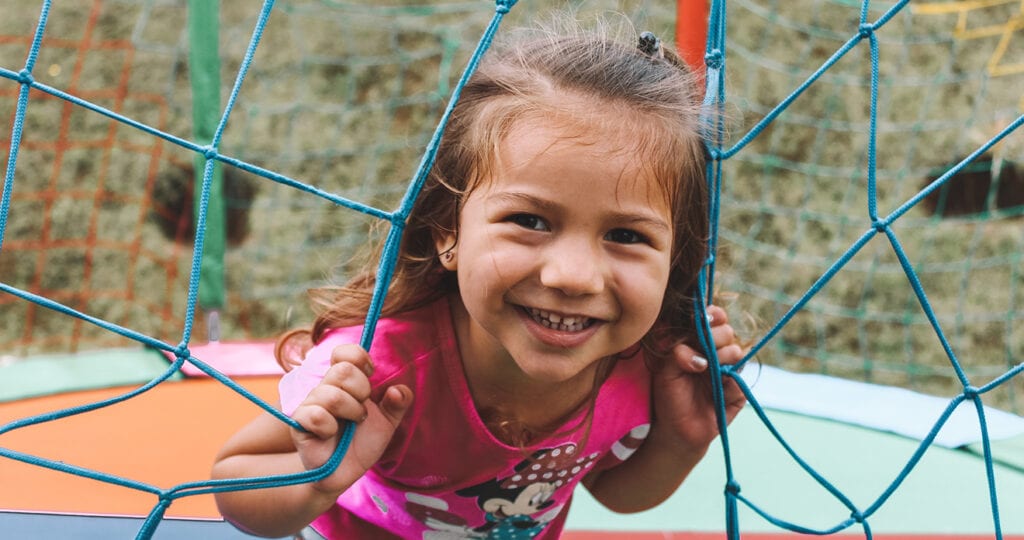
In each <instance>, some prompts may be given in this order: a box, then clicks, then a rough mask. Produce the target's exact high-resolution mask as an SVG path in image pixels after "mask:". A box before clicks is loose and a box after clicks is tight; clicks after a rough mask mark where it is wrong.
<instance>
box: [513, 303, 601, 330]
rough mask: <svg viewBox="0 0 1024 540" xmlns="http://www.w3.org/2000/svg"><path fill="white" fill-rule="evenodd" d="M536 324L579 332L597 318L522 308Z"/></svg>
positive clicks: (553, 328) (592, 323)
mask: <svg viewBox="0 0 1024 540" xmlns="http://www.w3.org/2000/svg"><path fill="white" fill-rule="evenodd" d="M523 309H524V310H525V311H526V313H527V314H528V315H529V316H530V318H531V319H533V320H534V321H535V322H536V323H537V324H539V325H541V326H544V327H545V328H550V329H552V330H558V331H559V332H579V331H581V330H585V329H587V328H590V327H591V326H593V325H594V323H595V322H597V319H594V318H591V317H584V316H582V315H559V314H558V313H552V312H550V311H544V310H543V309H537V308H523Z"/></svg>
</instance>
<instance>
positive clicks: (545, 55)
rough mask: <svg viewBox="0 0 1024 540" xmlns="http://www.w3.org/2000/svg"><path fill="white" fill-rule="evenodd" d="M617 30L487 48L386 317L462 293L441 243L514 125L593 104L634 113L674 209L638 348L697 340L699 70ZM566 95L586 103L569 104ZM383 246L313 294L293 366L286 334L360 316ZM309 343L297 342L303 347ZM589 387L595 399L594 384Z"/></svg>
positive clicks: (399, 269)
mask: <svg viewBox="0 0 1024 540" xmlns="http://www.w3.org/2000/svg"><path fill="white" fill-rule="evenodd" d="M612 33H613V32H610V31H609V30H608V27H607V26H605V25H601V27H600V28H599V29H598V30H596V31H583V30H581V29H580V27H579V25H578V24H576V23H574V22H571V21H570V22H569V24H568V25H566V24H558V25H557V27H551V26H549V27H547V28H538V29H532V30H520V31H518V32H510V34H511V35H509V36H505V37H506V39H504V40H502V41H500V42H499V41H496V42H495V44H494V46H493V48H492V49H491V50H490V51H489V52H488V53H487V54H485V56H484V58H483V59H482V61H481V62H480V64H479V67H478V69H477V71H476V73H475V74H474V75H473V76H472V77H471V79H470V80H469V82H468V83H467V84H466V86H465V87H464V88H463V90H462V94H461V97H460V99H459V102H458V103H457V104H456V106H455V108H454V110H453V113H452V115H451V117H450V121H449V123H448V125H447V127H446V129H445V131H444V136H443V138H442V142H441V145H440V148H439V151H438V153H437V159H436V161H435V163H434V165H433V167H432V169H431V171H430V174H429V177H428V178H427V180H426V182H425V184H424V186H423V189H422V191H421V192H420V195H419V197H418V199H417V201H416V203H415V205H414V207H413V209H412V212H411V214H410V216H409V219H408V223H407V225H406V229H405V232H404V236H403V239H402V242H401V246H400V249H399V253H398V259H397V261H396V265H395V272H394V275H393V278H392V281H391V283H390V285H389V287H388V294H387V297H386V299H385V302H384V305H383V310H382V315H383V316H388V315H391V314H395V313H399V312H402V311H407V310H410V309H414V308H416V307H419V306H422V305H425V304H427V303H430V302H432V301H434V300H436V299H438V298H440V297H443V296H446V295H449V294H454V293H457V292H458V285H457V282H456V279H455V275H454V274H453V273H451V272H447V271H445V270H444V268H443V267H442V266H441V264H440V261H439V257H438V255H439V254H438V252H437V249H436V247H435V246H436V242H435V239H437V238H443V237H444V236H445V235H446V234H457V224H458V217H459V210H460V208H461V204H462V201H464V200H465V197H466V196H467V195H468V194H469V193H470V192H471V191H472V190H473V189H475V188H476V187H478V186H479V185H480V183H481V181H483V180H484V179H485V178H487V177H488V174H487V173H488V168H489V167H491V166H493V164H494V161H495V159H496V148H497V147H498V145H499V144H500V142H501V141H502V139H503V137H505V136H506V135H507V134H508V133H509V131H510V130H511V128H512V127H513V125H514V124H515V123H516V122H518V121H520V120H521V119H523V118H535V117H537V116H536V115H549V114H551V113H553V112H558V113H560V114H559V115H560V116H562V117H565V116H566V115H568V117H569V118H573V117H577V116H579V117H580V118H578V120H580V121H581V123H580V124H579V125H581V126H586V125H588V124H587V122H588V121H589V119H588V118H586V117H585V116H587V115H591V116H593V117H594V118H596V119H597V121H601V120H602V119H604V118H607V117H608V115H606V114H604V115H602V114H597V115H592V114H591V113H589V112H588V111H593V110H608V109H609V108H616V109H623V110H627V111H629V112H630V114H629V115H625V116H626V117H627V118H635V120H631V121H629V122H627V124H628V125H624V126H614V127H615V128H616V129H621V130H628V131H626V132H627V133H628V134H629V136H630V137H631V138H632V139H633V140H635V141H636V144H635V148H636V151H637V152H638V155H639V156H640V157H641V162H642V163H644V166H645V167H648V168H649V169H650V171H651V172H653V173H654V177H655V178H658V179H659V181H660V182H661V184H662V186H661V187H662V188H663V189H664V192H665V193H666V195H667V196H668V198H669V201H670V203H671V208H672V212H673V216H672V220H673V228H674V230H673V246H672V260H671V272H670V276H669V283H668V288H667V290H666V291H665V297H664V301H663V304H662V308H661V313H660V315H659V318H658V322H657V323H656V325H655V329H653V330H652V331H651V332H648V334H647V336H645V337H644V339H643V341H642V344H643V346H644V347H645V349H647V350H649V351H651V352H654V353H656V354H655V356H661V355H663V354H664V353H666V352H667V349H668V347H667V346H668V345H670V344H671V343H672V342H674V341H675V340H678V339H679V338H680V337H681V338H682V339H683V340H684V341H687V342H689V343H691V344H693V343H696V334H695V332H696V330H695V325H694V322H693V318H694V313H693V292H694V287H695V284H696V281H697V275H698V272H699V270H700V268H701V265H702V264H703V263H704V260H705V258H706V252H707V234H708V190H707V186H706V182H705V164H706V156H705V151H704V146H703V140H702V137H701V136H702V133H703V127H702V125H701V123H700V103H701V99H700V98H701V88H700V86H699V77H698V76H697V75H696V74H694V73H693V72H692V71H691V70H690V69H688V68H687V66H686V65H685V64H684V63H683V61H682V60H681V59H680V58H679V56H678V55H676V54H675V53H674V52H673V51H672V50H670V49H668V48H664V47H661V46H660V44H659V45H658V46H657V48H656V49H652V48H651V47H650V46H648V47H646V50H641V49H640V48H638V47H637V45H636V44H637V38H636V36H631V37H629V38H628V39H627V40H615V39H613V38H611V37H609V36H610V34H612ZM567 97H571V98H576V99H574V100H567V99H565V98H567ZM569 101H576V102H587V103H588V105H589V106H588V107H587V108H586V109H583V108H579V107H578V106H577V107H575V108H571V109H569V110H566V103H567V102H569ZM622 116H623V115H617V116H616V118H619V117H622ZM589 125H593V123H590V124H589ZM380 252H381V246H380V245H378V246H376V247H375V249H374V250H373V252H372V254H371V255H370V256H369V257H367V259H366V263H367V264H366V266H365V268H364V270H363V271H361V272H360V273H358V274H357V275H355V277H353V278H352V279H350V280H349V281H348V283H346V284H345V285H343V286H341V287H333V288H323V289H318V290H315V291H312V293H311V294H312V297H313V299H314V301H315V303H316V304H317V305H318V306H319V307H320V308H321V311H320V313H319V316H318V317H317V319H316V321H315V322H314V324H313V326H312V328H311V329H310V330H308V331H299V332H294V331H293V332H291V333H289V334H286V335H285V336H283V337H282V339H281V340H280V341H279V347H278V357H279V361H280V362H282V364H285V363H289V362H293V360H288V359H287V358H283V355H284V352H285V351H284V349H286V348H287V347H285V346H284V345H285V344H286V343H287V342H289V341H293V340H294V341H299V342H302V343H305V344H306V346H308V345H311V344H312V343H317V342H319V340H320V339H321V338H322V337H323V335H324V333H325V332H326V331H328V330H330V329H331V328H335V327H339V326H348V325H354V324H361V323H362V321H363V319H364V318H365V316H366V312H367V309H368V307H369V303H370V298H371V295H372V291H373V285H374V282H375V270H376V264H377V260H378V259H379V254H380ZM669 339H671V340H673V341H672V342H670V341H668V340H669ZM306 346H303V345H301V344H300V345H299V347H298V349H299V350H302V349H304V348H306ZM600 382H601V381H597V385H599V384H600ZM592 394H594V395H596V388H595V391H594V392H592Z"/></svg>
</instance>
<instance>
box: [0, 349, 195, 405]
mask: <svg viewBox="0 0 1024 540" xmlns="http://www.w3.org/2000/svg"><path fill="white" fill-rule="evenodd" d="M169 365H170V363H169V362H168V361H167V358H165V357H164V356H163V355H162V354H160V352H159V351H157V350H156V349H150V348H143V347H135V348H124V349H104V350H100V351H90V352H80V353H75V354H62V355H49V356H47V355H40V356H32V357H29V358H26V359H23V360H16V361H14V362H11V363H9V364H6V365H0V403H2V402H5V401H14V400H16V399H25V398H30V397H36V396H45V395H50V394H59V393H63V392H73V391H77V390H94V389H97V388H111V387H114V386H124V385H131V384H143V383H146V382H149V381H151V380H153V379H155V378H156V377H158V376H160V375H161V374H162V373H164V372H165V371H167V367H168V366H169ZM181 378H182V376H181V374H180V373H175V374H174V375H172V376H171V379H172V380H174V379H181Z"/></svg>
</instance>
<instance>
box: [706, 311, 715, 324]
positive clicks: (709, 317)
mask: <svg viewBox="0 0 1024 540" xmlns="http://www.w3.org/2000/svg"><path fill="white" fill-rule="evenodd" d="M707 315H708V323H711V322H714V320H715V316H714V315H712V314H710V313H708V314H707Z"/></svg>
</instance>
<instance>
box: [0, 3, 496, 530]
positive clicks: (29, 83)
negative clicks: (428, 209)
mask: <svg viewBox="0 0 1024 540" xmlns="http://www.w3.org/2000/svg"><path fill="white" fill-rule="evenodd" d="M514 4H515V0H497V1H496V9H495V14H494V17H493V18H492V20H491V23H490V25H489V26H488V28H487V31H486V32H485V33H484V35H483V37H482V38H481V39H480V42H479V44H478V45H477V47H476V49H475V51H474V53H473V56H472V58H471V59H470V61H469V64H468V66H467V67H466V70H465V72H464V73H463V75H462V78H461V79H460V80H459V82H458V84H457V86H456V87H455V89H454V91H453V95H452V98H451V100H450V102H449V104H448V107H447V109H446V111H445V114H444V116H443V118H442V120H441V123H440V124H439V125H438V127H437V129H436V130H435V133H434V136H433V138H432V139H431V141H430V144H429V145H428V147H427V150H426V153H425V155H424V157H423V159H422V161H421V163H420V166H419V169H418V170H417V173H416V176H415V179H414V180H413V182H412V183H411V184H410V188H409V190H408V191H407V193H406V195H405V198H404V199H403V201H402V204H401V206H400V207H399V209H398V210H397V211H395V212H387V211H384V210H380V209H377V208H373V207H370V206H367V205H364V204H361V203H357V202H354V201H351V200H348V199H345V198H343V197H339V196H336V195H333V194H330V193H327V192H324V191H322V190H319V189H317V188H315V187H312V186H309V185H307V184H304V183H302V182H298V181H296V180H293V179H290V178H287V177H285V176H283V175H280V174H277V173H274V172H271V171H267V170H265V169H262V168H260V167H257V166H255V165H252V164H249V163H245V162H242V161H240V160H237V159H234V158H231V157H228V156H225V155H222V154H221V153H220V152H219V151H218V145H219V143H220V140H221V137H222V135H223V132H224V129H225V128H226V126H227V123H228V119H229V117H230V114H231V111H232V109H233V108H234V105H235V102H236V100H237V97H238V94H239V91H240V89H241V86H242V83H243V82H244V80H245V76H246V74H247V73H248V70H249V68H250V66H251V63H252V58H253V55H254V54H255V51H256V47H257V46H258V44H259V42H260V38H261V37H262V34H263V31H264V29H265V27H266V24H267V20H268V18H269V16H270V13H271V11H272V9H273V6H274V1H273V0H266V1H265V2H264V4H263V7H262V9H261V11H260V16H259V18H258V21H257V24H256V27H255V29H254V31H253V34H252V38H251V40H250V43H249V46H248V48H247V49H246V53H245V56H244V59H243V61H242V64H241V66H240V68H239V72H238V75H237V78H236V80H235V84H234V86H233V88H232V91H231V95H230V97H229V99H228V102H227V105H226V106H225V109H224V113H223V115H222V116H221V119H220V122H219V124H218V126H217V129H216V131H215V132H214V134H213V137H212V140H211V142H210V144H209V145H199V144H197V143H195V142H192V141H187V140H185V139H181V138H179V137H175V136H173V135H170V134H168V133H163V132H161V131H159V130H157V129H155V128H152V127H150V126H148V125H145V124H142V123H140V122H137V121H135V120H132V119H130V118H127V117H125V116H122V115H120V114H117V113H115V112H113V111H109V110H107V109H105V108H103V107H100V106H98V105H95V104H93V103H90V102H87V101H85V100H83V99H80V98H78V97H75V96H72V95H70V94H67V93H64V92H62V91H60V90H57V89H55V88H51V87H48V86H46V85H43V84H39V83H37V82H35V81H34V80H33V79H32V76H31V70H32V67H33V65H34V63H35V59H36V57H37V56H38V52H39V48H40V45H41V43H42V35H43V32H44V29H45V27H46V15H47V13H48V12H49V8H50V0H43V12H42V15H41V16H40V20H39V24H38V25H37V27H36V34H35V39H34V40H33V43H32V46H31V47H30V50H29V56H28V60H27V62H26V67H25V68H24V69H23V70H22V71H21V72H19V73H14V72H11V71H9V70H5V69H3V68H0V77H5V78H8V79H13V80H16V81H18V82H19V83H21V85H22V86H21V92H20V94H19V100H18V108H17V111H16V113H15V122H14V128H13V130H12V137H11V151H10V154H9V155H10V158H9V160H8V166H7V172H6V174H5V181H4V191H3V198H2V199H0V241H2V238H3V232H4V230H5V227H6V220H7V215H8V208H9V206H10V197H11V191H12V190H13V184H14V180H13V179H14V171H15V169H16V163H17V150H18V148H19V145H20V142H21V131H22V127H23V125H24V118H25V111H26V110H27V106H28V95H29V90H30V89H36V90H40V91H42V92H45V93H47V94H50V95H52V96H55V97H58V98H61V99H64V100H66V101H68V102H70V103H73V104H75V105H78V106H81V107H84V108H86V109H89V110H92V111H94V112H97V113H99V114H102V115H104V116H106V117H108V118H111V119H114V120H116V121H119V122H122V123H124V124H125V125H128V126H131V127H135V128H137V129H139V130H141V131H143V132H145V133H148V134H151V135H154V136H157V137H160V138H162V139H164V140H166V141H168V142H171V143H174V144H176V145H178V146H181V147H183V148H186V149H189V150H191V151H193V152H195V153H196V154H198V155H200V156H202V157H203V158H205V159H206V168H205V170H204V173H203V183H202V188H201V192H200V196H199V201H200V202H199V206H198V217H197V225H196V238H195V243H194V247H193V259H192V266H191V270H190V274H189V284H188V290H187V302H186V311H185V324H184V328H183V331H182V340H181V343H180V344H179V345H178V346H176V347H171V346H169V345H167V344H165V343H163V342H161V341H159V340H156V339H154V338H152V337H149V336H146V335H144V334H141V333H139V332H135V331H133V330H131V329H128V328H123V327H120V326H118V325H116V324H113V323H110V322H108V321H105V320H102V319H98V318H96V317H92V316H90V315H87V314H85V313H81V312H79V311H77V310H74V309H72V308H70V307H68V306H65V305H63V304H60V303H59V302H55V301H53V300H50V299H48V298H45V297H41V296H38V295H35V294H33V293H30V292H28V291H23V290H20V289H17V288H15V287H11V286H9V285H7V284H5V283H0V291H4V292H7V293H9V294H12V295H14V296H18V297H20V298H22V299H25V300H28V301H31V302H34V303H36V304H38V305H40V306H42V307H45V308H49V309H52V310H54V311H57V312H59V313H63V314H65V315H68V316H71V317H75V318H78V319H81V320H83V321H85V322H88V323H91V324H94V325H96V326H98V327H100V328H103V329H105V330H108V331H110V332H113V333H117V334H120V335H122V336H125V337H128V338H130V339H134V340H136V341H138V342H139V343H142V344H144V345H147V346H151V347H155V348H158V349H160V350H164V351H167V352H170V353H173V354H174V356H175V358H176V359H175V361H174V362H173V363H172V364H171V366H170V367H169V368H168V369H167V370H166V371H165V372H164V373H163V374H161V375H160V376H158V377H156V378H155V379H153V380H151V381H149V382H148V383H146V384H145V385H143V386H141V387H139V388H137V389H135V390H132V391H130V392H127V393H125V394H122V395H119V396H115V397H113V398H109V399H106V400H103V401H99V402H96V403H91V404H87V405H83V406H79V407H72V408H68V409H64V410H60V411H55V412H50V413H46V414H42V415H37V416H33V417H30V418H24V419H20V420H15V421H13V422H9V423H7V424H5V425H0V435H2V434H4V433H7V432H10V431H14V430H17V429H21V428H23V427H26V426H30V425H35V424H40V423H44V422H50V421H54V420H59V419H61V418H66V417H69V416H74V415H77V414H82V413H85V412H88V411H92V410H96V409H100V408H103V407H107V406H110V405H113V404H115V403H120V402H123V401H126V400H129V399H131V398H134V397H136V396H138V395H140V394H143V393H145V392H147V391H149V390H151V389H152V388H154V387H156V386H157V385H159V384H160V383H162V382H163V381H165V380H167V379H168V378H169V377H170V376H171V375H173V374H174V373H176V372H177V371H178V370H179V369H180V368H181V366H182V365H183V364H184V363H185V362H190V363H191V364H193V365H195V366H196V367H197V368H199V369H200V370H201V371H203V372H204V373H206V374H208V375H210V376H211V377H213V378H214V379H216V380H217V381H219V382H220V383H222V384H224V385H226V386H228V387H229V388H231V389H232V390H234V391H235V392H237V393H239V394H240V395H242V396H243V397H245V398H246V399H248V400H249V401H251V402H253V403H255V404H257V405H258V406H259V407H260V408H262V409H263V410H265V411H267V412H269V413H270V414H272V415H274V416H275V417H277V418H278V419H279V420H281V421H282V422H285V423H286V424H288V425H289V426H291V427H293V428H296V429H302V427H301V426H300V425H299V424H298V423H297V422H295V421H294V420H292V419H291V418H288V417H287V416H285V415H284V414H283V413H281V412H280V411H278V410H277V409H276V408H275V407H273V406H271V405H269V404H267V403H266V402H264V401H263V400H261V399H259V398H258V397H257V396H255V395H254V394H252V393H251V392H249V391H248V390H246V389H244V388H242V387H241V386H239V385H238V384H237V383H235V382H234V381H232V380H231V379H230V378H228V377H226V376H225V375H223V374H221V373H220V372H218V371H217V370H216V369H214V368H213V367H212V366H210V365H209V364H206V363H205V362H202V361H201V360H199V359H198V358H195V357H194V356H192V354H191V353H190V352H189V350H188V343H189V341H190V338H191V334H192V324H193V322H192V321H193V319H194V314H195V306H196V303H197V300H198V287H199V280H200V274H201V272H200V269H201V267H202V261H203V242H204V231H205V228H206V219H207V209H208V207H209V203H210V190H211V184H212V178H213V170H214V165H215V163H216V162H217V161H220V162H223V163H227V164H230V165H233V166H236V167H238V168H240V169H243V170H246V171H249V172H252V173H255V174H258V175H260V176H263V177H265V178H268V179H269V180H272V181H275V182H278V183H281V184H284V185H288V186H291V187H295V188H297V189H300V190H302V191H305V192H307V193H311V194H313V195H317V196H320V197H322V198H325V199H327V200H329V201H331V202H333V203H335V204H338V205H340V206H343V207H346V208H349V209H352V210H356V211H359V212H362V213H365V214H368V215H371V216H374V217H377V218H379V219H386V220H388V221H390V222H391V224H392V228H391V232H390V234H389V236H388V239H387V242H386V244H385V247H384V252H383V255H382V258H381V263H380V266H379V270H378V281H377V286H376V289H375V292H374V301H373V304H372V306H371V309H370V313H369V314H368V316H367V320H366V326H365V330H364V336H363V339H362V341H361V343H362V344H363V346H364V348H366V349H369V347H370V344H371V341H372V337H373V331H374V329H375V326H376V323H377V321H378V319H379V317H380V309H381V307H382V305H383V300H384V296H385V294H386V291H387V284H388V282H389V281H390V278H391V274H392V273H393V270H394V263H395V261H396V260H397V253H398V247H399V241H400V239H401V232H402V230H403V228H404V223H405V219H406V218H407V217H408V214H409V212H410V211H411V209H412V205H413V203H414V202H415V199H416V196H417V195H418V193H419V191H420V188H421V187H422V185H423V182H424V180H425V179H426V177H427V174H428V173H429V170H430V168H431V167H432V165H433V162H434V159H435V157H436V154H437V149H438V147H439V145H440V141H441V133H442V131H443V130H444V127H445V125H446V124H447V121H448V118H449V117H450V115H451V112H452V110H453V108H454V106H455V103H456V101H457V100H458V96H459V94H460V93H461V90H462V88H463V87H464V86H465V84H466V82H467V81H468V80H469V78H470V76H471V75H472V74H473V72H474V71H475V70H476V67H477V65H478V64H479V61H480V59H481V58H482V56H483V54H484V53H485V52H486V51H487V49H488V48H489V47H490V44H491V41H492V39H493V36H494V34H495V32H497V29H498V26H499V24H500V22H501V20H502V19H503V17H504V15H505V14H506V13H508V12H509V10H510V9H511V8H512V6H513V5H514ZM0 248H2V244H0ZM354 433H355V424H353V423H349V424H347V425H346V427H345V429H344V431H343V433H342V436H341V440H340V441H339V444H338V446H337V448H336V449H335V451H334V452H333V453H332V455H331V457H330V458H329V459H328V460H327V462H326V463H324V464H323V465H322V466H320V467H318V468H316V469H312V470H308V471H305V472H302V473H296V474H288V475H275V476H263V477H252V478H239V479H228V480H205V481H199V482H189V483H184V484H180V485H178V486H174V487H172V488H169V489H160V488H158V487H156V486H151V485H148V484H145V483H142V482H138V481H135V480H131V479H128V478H121V477H118V476H116V475H111V474H107V473H102V472H97V471H93V470H90V469H87V468H84V467H78V466H75V465H70V464H66V463H62V462H59V461H54V460H49V459H45V458H40V457H37V456H33V455H29V454H25V453H22V452H17V451H14V450H9V449H6V448H2V447H0V457H5V458H9V459H13V460H16V461H21V462H24V463H28V464H31V465H35V466H39V467H43V468H48V469H52V470H57V471H61V472H65V473H68V474H75V475H78V476H82V477H85V478H90V479H93V480H97V481H101V482H105V483H109V484H114V485H118V486H123V487H127V488H131V489H135V490H138V491H143V492H146V493H151V494H153V495H156V496H157V497H158V501H157V503H156V504H155V505H154V507H153V508H152V510H151V511H150V513H149V515H148V516H147V517H146V519H145V521H144V522H143V524H142V526H141V528H140V530H139V532H138V534H137V535H136V538H137V539H138V540H148V539H149V538H151V537H152V535H153V534H154V533H155V531H156V529H157V527H158V526H159V524H160V522H161V520H162V518H163V516H164V514H165V512H166V510H167V509H168V508H169V507H170V505H171V504H172V503H173V502H174V501H175V500H177V499H179V498H182V497H188V496H194V495H200V494H209V493H218V492H226V491H240V490H249V489H262V488H272V487H281V486H287V485H294V484H300V483H309V482H316V481H318V480H321V479H323V478H325V477H327V476H329V475H330V474H332V473H333V472H334V471H335V470H336V469H337V467H338V465H339V464H340V463H341V460H342V459H343V458H344V456H345V453H346V452H347V450H348V447H349V444H350V443H351V441H352V437H353V435H354Z"/></svg>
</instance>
